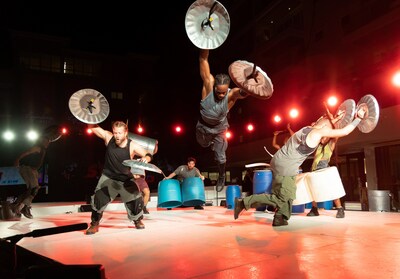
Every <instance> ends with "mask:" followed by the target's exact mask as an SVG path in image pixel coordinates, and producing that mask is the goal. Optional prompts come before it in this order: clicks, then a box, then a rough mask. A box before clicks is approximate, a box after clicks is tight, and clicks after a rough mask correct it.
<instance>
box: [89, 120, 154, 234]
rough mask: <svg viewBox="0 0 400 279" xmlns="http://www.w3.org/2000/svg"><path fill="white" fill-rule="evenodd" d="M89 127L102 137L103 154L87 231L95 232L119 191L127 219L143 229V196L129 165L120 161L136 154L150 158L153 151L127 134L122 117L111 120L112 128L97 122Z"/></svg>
mask: <svg viewBox="0 0 400 279" xmlns="http://www.w3.org/2000/svg"><path fill="white" fill-rule="evenodd" d="M90 129H91V130H92V131H93V133H94V134H95V135H96V136H98V137H99V138H101V139H102V140H104V143H105V145H106V154H105V162H104V168H103V172H102V175H101V177H100V179H99V181H98V183H97V186H96V188H95V190H94V194H93V195H92V197H91V206H92V215H91V223H90V227H89V228H88V229H87V230H86V234H88V235H90V234H94V233H97V232H98V230H99V224H100V220H101V218H102V216H103V212H104V210H105V209H106V207H107V205H108V204H109V203H110V202H112V201H113V200H114V199H115V198H116V197H117V195H118V194H119V195H120V196H121V200H122V201H123V202H124V204H125V208H126V211H127V213H128V219H129V220H130V221H132V222H133V223H134V225H135V227H136V229H144V228H145V226H144V224H143V221H142V219H143V207H144V203H143V196H142V193H141V192H140V189H139V187H138V185H137V184H136V183H135V182H134V179H133V175H132V173H131V171H130V167H127V166H125V165H123V164H122V162H123V161H124V160H132V159H134V157H135V155H138V156H140V157H141V158H140V160H141V161H143V162H150V161H151V159H152V155H151V154H149V153H147V152H146V151H145V150H144V149H143V148H142V147H141V146H140V145H139V144H137V143H136V142H134V141H133V140H131V139H130V138H128V127H127V125H126V124H125V123H124V122H122V121H115V122H113V124H112V132H110V131H107V130H104V129H102V128H101V127H99V126H97V125H96V126H93V127H92V126H90Z"/></svg>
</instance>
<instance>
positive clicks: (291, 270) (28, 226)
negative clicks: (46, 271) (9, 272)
mask: <svg viewBox="0 0 400 279" xmlns="http://www.w3.org/2000/svg"><path fill="white" fill-rule="evenodd" d="M79 206H80V205H79V204H74V205H72V204H65V203H57V204H56V203H54V204H33V208H34V210H33V212H32V213H33V215H34V216H35V218H34V219H32V220H30V219H26V218H25V217H22V218H21V220H20V221H8V220H7V221H4V220H3V221H0V237H1V238H5V237H9V236H14V235H18V234H26V233H29V232H31V231H33V230H36V229H43V228H53V227H59V226H65V225H70V224H78V223H89V222H90V213H89V212H77V210H76V209H77V208H78V207H79ZM308 210H309V209H306V211H305V213H301V214H295V215H293V216H292V218H291V219H290V220H289V225H288V226H283V227H272V225H271V223H272V219H273V214H272V213H268V212H266V213H265V212H257V211H254V210H250V211H246V212H244V213H242V215H241V216H240V218H239V219H238V220H234V219H233V211H232V210H228V209H226V208H225V207H222V206H206V207H205V209H204V210H194V209H193V208H175V209H172V210H166V209H157V208H155V207H151V208H150V214H149V215H145V220H144V223H145V226H146V228H145V229H144V230H136V229H135V227H134V225H133V224H131V223H129V221H128V220H127V218H126V212H125V209H124V208H123V206H121V204H111V205H110V207H109V208H108V210H107V211H106V212H105V213H104V216H103V220H102V223H101V226H100V230H99V232H98V233H97V234H94V235H90V236H89V235H85V234H84V231H83V230H82V231H73V232H67V233H60V234H53V235H48V236H43V237H24V238H22V239H21V240H20V241H19V242H18V243H17V245H18V246H20V247H23V248H25V249H27V250H29V251H32V252H34V253H36V254H39V255H42V256H45V257H48V258H51V259H53V260H55V261H57V262H60V263H62V264H65V265H76V264H77V265H91V264H100V265H102V266H103V267H104V271H105V276H106V278H110V279H114V278H115V279H120V278H121V279H123V278H202V279H203V278H279V279H282V278H296V279H298V278H318V279H321V278H323V279H327V278H346V279H347V278H363V279H366V278H374V279H375V278H385V279H386V278H398V276H399V274H400V256H399V251H400V214H399V213H397V212H367V211H346V218H344V219H336V218H335V214H336V211H335V210H323V209H321V210H320V214H321V215H320V216H318V217H307V216H306V213H307V212H308Z"/></svg>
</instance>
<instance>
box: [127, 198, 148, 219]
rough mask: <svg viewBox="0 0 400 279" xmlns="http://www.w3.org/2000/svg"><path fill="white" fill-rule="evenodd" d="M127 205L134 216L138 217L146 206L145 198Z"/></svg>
mask: <svg viewBox="0 0 400 279" xmlns="http://www.w3.org/2000/svg"><path fill="white" fill-rule="evenodd" d="M125 204H126V207H127V208H128V209H129V210H130V211H131V213H132V214H133V215H137V214H139V213H140V212H141V211H142V210H143V206H144V202H143V197H140V198H138V199H135V200H133V201H130V202H127V203H125Z"/></svg>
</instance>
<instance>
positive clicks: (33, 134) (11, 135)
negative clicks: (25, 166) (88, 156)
mask: <svg viewBox="0 0 400 279" xmlns="http://www.w3.org/2000/svg"><path fill="white" fill-rule="evenodd" d="M60 133H61V134H62V135H64V134H67V133H68V129H67V128H65V127H62V128H61V130H60ZM22 136H23V137H22V138H24V139H26V140H28V141H31V142H34V141H36V140H37V139H39V138H40V137H41V133H40V132H39V131H37V130H35V129H30V130H28V131H25V132H23V133H22ZM17 138H18V139H21V135H20V133H17V132H15V131H12V130H9V129H8V130H6V131H4V132H3V140H5V141H6V142H13V141H14V140H16V139H17Z"/></svg>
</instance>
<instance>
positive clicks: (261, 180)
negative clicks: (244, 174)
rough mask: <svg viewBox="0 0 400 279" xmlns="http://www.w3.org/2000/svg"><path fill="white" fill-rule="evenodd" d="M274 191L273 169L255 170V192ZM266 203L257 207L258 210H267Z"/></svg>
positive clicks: (265, 192)
mask: <svg viewBox="0 0 400 279" xmlns="http://www.w3.org/2000/svg"><path fill="white" fill-rule="evenodd" d="M271 191H272V171H271V170H255V171H254V175H253V193H254V194H271ZM266 208H267V207H266V206H265V205H263V206H259V207H257V208H256V210H257V211H265V209H266Z"/></svg>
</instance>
